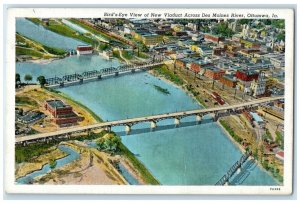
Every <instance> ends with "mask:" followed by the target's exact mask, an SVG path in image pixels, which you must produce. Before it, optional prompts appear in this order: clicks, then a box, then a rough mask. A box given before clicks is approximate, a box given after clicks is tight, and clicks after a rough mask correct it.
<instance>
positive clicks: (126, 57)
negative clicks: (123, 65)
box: [122, 50, 133, 60]
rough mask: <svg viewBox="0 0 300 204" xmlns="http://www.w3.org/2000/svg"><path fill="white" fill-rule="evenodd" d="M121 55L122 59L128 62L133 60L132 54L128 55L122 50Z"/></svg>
mask: <svg viewBox="0 0 300 204" xmlns="http://www.w3.org/2000/svg"><path fill="white" fill-rule="evenodd" d="M122 55H123V57H124V58H125V59H128V60H131V59H132V58H133V55H132V53H129V52H128V51H126V50H123V51H122Z"/></svg>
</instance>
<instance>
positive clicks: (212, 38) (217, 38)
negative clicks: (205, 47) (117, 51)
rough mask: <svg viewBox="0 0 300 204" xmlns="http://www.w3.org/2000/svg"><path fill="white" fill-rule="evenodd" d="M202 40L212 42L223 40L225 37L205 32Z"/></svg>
mask: <svg viewBox="0 0 300 204" xmlns="http://www.w3.org/2000/svg"><path fill="white" fill-rule="evenodd" d="M204 40H205V41H209V42H213V43H219V42H220V41H224V40H225V38H224V37H221V36H216V35H211V34H205V35H204Z"/></svg>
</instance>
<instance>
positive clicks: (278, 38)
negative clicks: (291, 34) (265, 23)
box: [276, 32, 285, 41]
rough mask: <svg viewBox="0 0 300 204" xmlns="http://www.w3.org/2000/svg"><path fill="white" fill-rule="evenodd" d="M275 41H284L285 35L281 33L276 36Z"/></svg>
mask: <svg viewBox="0 0 300 204" xmlns="http://www.w3.org/2000/svg"><path fill="white" fill-rule="evenodd" d="M276 39H277V40H278V41H281V40H283V41H285V33H284V32H283V33H279V34H277V36H276Z"/></svg>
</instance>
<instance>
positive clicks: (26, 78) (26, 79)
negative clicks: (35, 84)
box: [24, 74, 32, 83]
mask: <svg viewBox="0 0 300 204" xmlns="http://www.w3.org/2000/svg"><path fill="white" fill-rule="evenodd" d="M24 80H25V81H27V83H28V81H31V80H32V76H31V75H30V74H26V75H25V76H24Z"/></svg>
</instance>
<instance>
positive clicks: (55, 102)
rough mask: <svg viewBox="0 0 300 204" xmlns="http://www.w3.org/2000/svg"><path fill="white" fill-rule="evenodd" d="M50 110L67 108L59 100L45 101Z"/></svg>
mask: <svg viewBox="0 0 300 204" xmlns="http://www.w3.org/2000/svg"><path fill="white" fill-rule="evenodd" d="M46 102H47V103H48V104H49V105H50V106H51V107H52V108H64V107H67V105H66V104H64V102H62V101H61V100H48V101H46Z"/></svg>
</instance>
